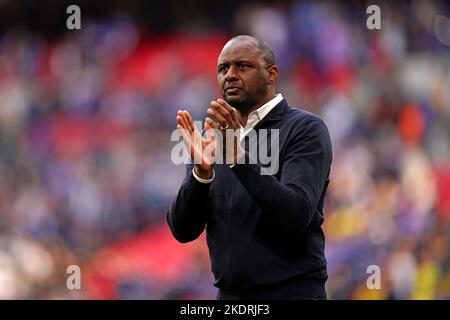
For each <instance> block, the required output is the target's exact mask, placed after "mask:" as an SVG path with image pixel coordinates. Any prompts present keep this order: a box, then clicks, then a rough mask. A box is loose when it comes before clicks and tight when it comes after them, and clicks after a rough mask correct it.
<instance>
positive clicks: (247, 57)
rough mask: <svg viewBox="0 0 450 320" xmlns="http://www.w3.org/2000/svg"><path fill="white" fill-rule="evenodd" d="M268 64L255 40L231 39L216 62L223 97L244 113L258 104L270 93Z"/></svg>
mask: <svg viewBox="0 0 450 320" xmlns="http://www.w3.org/2000/svg"><path fill="white" fill-rule="evenodd" d="M266 67H267V66H266V62H265V61H264V58H263V54H262V52H261V51H260V50H259V48H258V46H257V44H256V42H254V41H251V40H237V41H231V42H228V43H227V44H226V45H225V47H224V48H223V50H222V52H221V54H220V56H219V60H218V63H217V71H218V72H217V82H218V84H219V88H220V90H221V92H222V96H223V98H224V100H225V101H226V102H228V103H229V104H230V105H231V106H233V107H234V108H236V109H238V110H239V111H241V112H245V111H248V110H249V109H250V108H252V107H253V106H255V105H257V104H258V103H259V102H260V101H261V100H262V99H263V98H264V97H265V96H266V95H267V90H268V81H267V71H266V70H267V68H266Z"/></svg>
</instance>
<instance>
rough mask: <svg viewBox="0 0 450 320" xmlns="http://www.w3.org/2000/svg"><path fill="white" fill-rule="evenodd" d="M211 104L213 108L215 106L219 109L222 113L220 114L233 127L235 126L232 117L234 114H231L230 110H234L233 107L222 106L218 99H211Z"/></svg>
mask: <svg viewBox="0 0 450 320" xmlns="http://www.w3.org/2000/svg"><path fill="white" fill-rule="evenodd" d="M210 106H211V107H212V108H214V109H215V110H217V111H218V112H219V113H220V115H221V116H222V117H224V118H225V120H226V121H227V123H228V125H229V126H230V127H231V128H234V127H235V122H234V121H233V118H232V116H231V114H230V111H232V110H231V109H227V108H225V107H224V106H222V105H221V104H220V103H218V102H217V101H211V104H210Z"/></svg>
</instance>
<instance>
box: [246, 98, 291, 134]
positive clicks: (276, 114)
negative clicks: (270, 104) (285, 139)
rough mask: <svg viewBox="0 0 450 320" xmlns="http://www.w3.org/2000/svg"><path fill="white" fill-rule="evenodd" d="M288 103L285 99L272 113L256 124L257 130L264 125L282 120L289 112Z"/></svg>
mask: <svg viewBox="0 0 450 320" xmlns="http://www.w3.org/2000/svg"><path fill="white" fill-rule="evenodd" d="M287 108H288V103H287V101H286V99H284V98H283V100H281V101H280V102H279V103H278V104H277V105H276V106H275V107H274V108H273V109H272V110H270V112H269V113H268V114H267V115H266V116H265V117H264V118H263V119H262V120H261V121H260V122H258V123H257V124H256V126H255V128H254V129H256V128H258V127H260V126H261V125H262V124H265V125H266V124H268V123H270V122H273V121H278V120H280V119H281V118H282V117H283V115H284V114H285V112H286V111H287Z"/></svg>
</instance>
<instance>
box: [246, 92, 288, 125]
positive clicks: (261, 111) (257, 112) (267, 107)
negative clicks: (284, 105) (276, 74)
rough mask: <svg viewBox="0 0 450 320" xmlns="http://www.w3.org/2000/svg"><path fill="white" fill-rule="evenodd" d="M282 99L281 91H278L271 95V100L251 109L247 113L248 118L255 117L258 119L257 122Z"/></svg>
mask: <svg viewBox="0 0 450 320" xmlns="http://www.w3.org/2000/svg"><path fill="white" fill-rule="evenodd" d="M281 100H283V96H282V95H281V93H278V94H276V95H275V97H273V98H272V99H271V100H269V101H267V102H266V103H265V104H263V105H262V106H261V107H259V108H258V109H256V110H255V111H252V112H250V113H249V115H248V118H249V119H250V118H254V117H255V116H256V118H257V119H258V122H259V121H261V120H262V119H264V117H265V116H266V115H267V114H268V113H269V112H270V110H272V109H273V108H275V106H276V105H277V104H278V103H280V102H281Z"/></svg>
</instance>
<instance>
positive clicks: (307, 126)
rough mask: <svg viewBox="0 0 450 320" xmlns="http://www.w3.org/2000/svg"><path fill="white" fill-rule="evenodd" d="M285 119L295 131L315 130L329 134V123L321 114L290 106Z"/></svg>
mask: <svg viewBox="0 0 450 320" xmlns="http://www.w3.org/2000/svg"><path fill="white" fill-rule="evenodd" d="M283 121H284V122H285V123H286V124H288V125H289V126H290V127H292V128H293V129H294V130H295V131H301V132H304V131H310V130H313V131H318V132H322V133H327V134H328V128H327V125H326V124H325V122H324V121H323V119H322V118H321V117H320V116H319V115H317V114H315V113H312V112H309V111H306V110H304V109H301V108H295V107H291V106H288V107H287V108H286V113H285V115H284V117H283Z"/></svg>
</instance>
